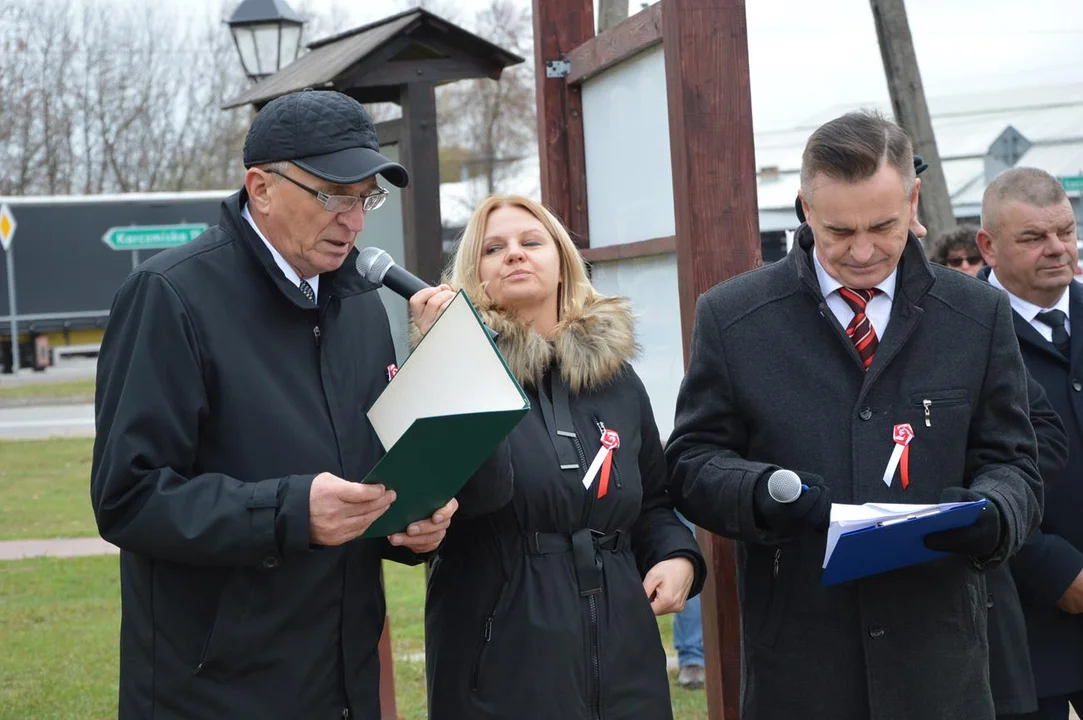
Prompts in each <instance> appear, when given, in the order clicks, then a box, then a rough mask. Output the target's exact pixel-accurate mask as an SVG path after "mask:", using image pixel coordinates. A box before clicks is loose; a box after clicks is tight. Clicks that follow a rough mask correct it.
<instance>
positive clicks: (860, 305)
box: [839, 287, 880, 370]
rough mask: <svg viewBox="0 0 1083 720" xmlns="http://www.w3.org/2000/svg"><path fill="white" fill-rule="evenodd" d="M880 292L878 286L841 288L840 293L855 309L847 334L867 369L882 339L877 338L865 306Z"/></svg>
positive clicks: (847, 327)
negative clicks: (854, 288)
mask: <svg viewBox="0 0 1083 720" xmlns="http://www.w3.org/2000/svg"><path fill="white" fill-rule="evenodd" d="M878 292H880V291H879V290H877V289H876V288H870V289H868V290H851V289H850V288H847V287H843V288H839V295H841V296H842V299H843V300H845V301H846V304H847V305H849V306H850V309H851V310H853V311H854V319H853V320H851V321H850V324H849V325H847V326H846V334H847V335H849V336H850V341H851V342H853V344H854V349H856V350H857V355H858V357H860V358H861V364H862V365H864V366H865V369H866V370H868V369H869V366H870V365H872V359H873V357H875V355H876V346H877V345H879V344H880V341H879V340H878V339H877V338H876V330H874V329H873V327H872V323H871V322H869V316H868V315H866V314H865V308H866V307H867V306H868V304H869V300H872V299H873V298H874V297H876V293H878Z"/></svg>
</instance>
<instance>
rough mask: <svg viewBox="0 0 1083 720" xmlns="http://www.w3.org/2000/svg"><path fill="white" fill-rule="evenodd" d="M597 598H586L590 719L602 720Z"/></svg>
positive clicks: (592, 596) (593, 596)
mask: <svg viewBox="0 0 1083 720" xmlns="http://www.w3.org/2000/svg"><path fill="white" fill-rule="evenodd" d="M596 597H597V596H596V595H591V596H589V597H588V598H587V603H588V605H589V606H590V661H591V668H592V670H593V680H594V692H593V693H592V695H591V717H592V718H594V720H602V661H601V658H599V657H598V654H599V653H598V603H597V601H596V600H595V598H596Z"/></svg>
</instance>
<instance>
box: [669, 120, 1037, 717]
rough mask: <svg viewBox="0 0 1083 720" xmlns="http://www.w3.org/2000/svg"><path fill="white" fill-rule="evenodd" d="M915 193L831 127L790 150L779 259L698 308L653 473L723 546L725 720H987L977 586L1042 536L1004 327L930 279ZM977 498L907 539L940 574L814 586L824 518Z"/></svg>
mask: <svg viewBox="0 0 1083 720" xmlns="http://www.w3.org/2000/svg"><path fill="white" fill-rule="evenodd" d="M919 189H920V181H919V180H917V179H916V177H915V175H914V167H913V162H912V148H911V143H910V141H909V139H908V138H907V137H906V135H905V134H904V133H903V132H902V130H901V129H900V128H899V127H898V126H896V125H894V124H892V123H890V122H888V121H886V120H884V119H883V118H881V117H879V116H876V115H873V114H867V113H852V114H848V115H844V116H842V117H840V118H837V119H835V120H832V121H831V122H829V123H827V124H825V125H824V126H822V127H820V128H819V129H817V130H816V131H815V132H814V133H813V134H812V136H811V137H810V138H809V141H808V144H807V146H806V148H805V152H804V156H803V159H802V172H801V198H802V205H803V210H804V212H805V215H806V217H807V218H808V223H807V224H806V225H802V226H801V228H800V229H799V231H798V233H797V236H796V239H795V243H794V247H793V250H792V251H791V253H790V254H789V256H788V257H787V258H785V259H784V260H783V261H781V262H778V263H774V264H772V265H769V266H766V267H763V268H760V269H758V270H755V271H753V272H750V273H746V274H744V275H741V276H739V277H736V278H732V279H730V280H728V281H726V282H724V283H721V284H720V285H718V286H716V287H714V288H712V289H711V290H710V291H708V292H707V293H705V294H704V295H703V296H702V297H701V298H700V299H699V302H698V304H697V308H696V320H695V328H694V331H693V337H692V353H691V358H690V362H689V368H688V373H687V375H686V377H685V379H684V382H683V384H682V386H681V391H680V394H679V396H678V400H677V413H676V423H675V427H674V430H673V434H672V436H671V441H670V445H669V447H668V449H667V457H668V460H669V465H670V470H671V475H672V488H671V492H672V494H673V496H674V499H675V502H676V504H677V506H678V508H679V509H680V510H681V512H682V513H684V514H685V515H686V516H687V517H688V518H689V519H690V520H692V521H693V522H694V523H695V524H697V525H700V526H702V527H705V528H707V529H708V530H710V531H712V532H715V533H717V534H720V535H724V536H727V537H731V538H736V539H737V540H739V541H740V542H739V543H738V548H739V561H738V580H739V587H740V600H741V608H742V625H743V649H744V658H743V659H744V667H743V673H742V674H743V687H742V714H741V717H742V720H784V719H788V718H794V717H807V718H831V719H832V720H870V719H871V720H889V719H890V720H896V719H897V720H911V719H913V718H921V720H938V719H942V720H957V719H958V718H967V719H968V720H983V719H989V720H991V719H992V718H993V716H994V710H993V700H992V695H991V693H990V688H989V679H988V642H987V638H986V607H985V581H984V578H983V576H982V574H981V569H982V568H984V567H991V566H994V565H996V564H999V563H1001V562H1003V561H1004V560H1005V559H1006V558H1008V557H1010V556H1011V555H1012V554H1013V553H1014V552H1015V551H1016V550H1017V549H1018V548H1019V547H1020V545H1021V544H1022V543H1023V541H1024V540H1025V539H1026V537H1027V536H1028V535H1029V534H1030V532H1031V531H1032V530H1033V529H1034V528H1035V527H1036V526H1037V524H1038V522H1039V518H1040V516H1041V493H1042V491H1041V482H1040V478H1039V474H1038V469H1037V465H1036V449H1035V440H1034V430H1033V428H1032V426H1031V424H1030V420H1029V419H1028V416H1027V412H1028V403H1027V388H1026V375H1025V373H1024V370H1023V363H1022V359H1021V357H1020V353H1019V346H1018V343H1017V342H1016V339H1015V336H1014V331H1013V327H1012V319H1011V308H1010V306H1009V304H1008V302H1007V301H1006V298H1005V297H1004V296H1002V295H998V294H997V293H996V292H995V291H993V289H992V288H989V287H987V286H985V285H983V284H982V283H980V282H977V281H975V280H974V279H973V278H969V277H966V276H964V275H962V274H961V273H956V272H953V271H951V270H948V269H947V268H940V267H931V266H930V265H929V263H928V262H927V261H926V259H925V255H924V252H923V251H922V248H921V245H920V243H919V242H918V240H917V238H915V237H914V236H913V234H911V233H910V232H909V230H908V228H909V227H910V225H911V223H912V221H913V220H914V215H915V213H916V211H917V202H918V192H919ZM905 425H909V426H910V429H911V432H912V440H911V441H910V443H909V446H908V447H909V450H908V461H907V462H906V463H901V464H900V465H899V467H898V468H897V469H893V468H892V467H891V466H890V465H889V458H890V457H891V456H892V454H893V450H894V448H895V445H896V443H895V436H896V431H897V429H898V428H900V427H902V426H905ZM780 468H785V469H789V470H793V471H795V472H797V473H798V474H799V475H800V476H801V479H802V481H803V482H804V484H805V485H807V486H808V490H806V491H804V492H803V493H802V495H801V496H800V498H798V499H797V500H796V501H795V502H792V503H789V504H782V503H779V502H776V501H774V500H773V499H772V498H771V497H770V494H769V493H768V491H767V479H768V478H769V477H770V476H771V474H772V473H773V472H774V471H776V470H778V469H780ZM981 498H984V499H986V500H988V505H987V506H986V509H985V510H984V511H983V513H982V515H981V516H980V518H979V520H978V521H977V522H976V523H974V524H973V525H971V526H968V527H965V528H961V529H959V530H952V531H946V532H942V533H937V534H935V535H930V536H928V537H927V538H926V540H925V543H926V545H927V546H929V547H931V548H933V549H937V550H942V551H945V552H947V553H948V554H947V555H945V556H944V557H941V558H939V559H937V560H934V561H931V562H927V563H923V564H920V565H915V566H911V567H907V568H903V569H900V570H896V571H893V572H889V573H883V574H879V575H874V576H870V577H866V578H863V579H859V580H856V581H852V582H847V583H842V584H838V585H830V586H823V585H822V584H821V582H820V574H821V567H822V564H823V558H824V547H825V539H826V537H825V534H824V532H823V531H824V529H825V528H826V526H827V524H828V520H829V512H830V506H831V503H832V502H835V503H853V504H861V503H865V502H891V503H919V504H920V503H938V502H951V501H965V500H976V499H981Z"/></svg>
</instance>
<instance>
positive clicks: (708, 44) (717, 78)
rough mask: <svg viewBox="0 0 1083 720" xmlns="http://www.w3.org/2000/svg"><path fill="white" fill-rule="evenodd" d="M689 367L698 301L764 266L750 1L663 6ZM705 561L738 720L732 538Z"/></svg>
mask: <svg viewBox="0 0 1083 720" xmlns="http://www.w3.org/2000/svg"><path fill="white" fill-rule="evenodd" d="M662 43H663V49H664V53H665V63H666V92H667V95H668V102H669V130H670V155H671V158H672V166H673V198H674V211H675V214H676V217H675V225H676V247H677V282H678V292H679V296H680V306H681V329H682V333H683V336H684V357H685V367H687V364H688V352H689V346H690V343H691V333H692V324H693V320H694V317H695V305H696V299H697V298H698V297H699V296H700V295H701V294H702V293H704V292H705V291H707V290H708V289H710V288H711V287H712V286H714V285H716V284H717V283H719V282H721V281H722V280H725V279H726V278H729V277H732V276H734V275H737V274H739V273H741V272H744V271H746V270H751V269H753V268H755V267H758V266H759V265H760V264H762V256H761V251H760V230H759V211H758V206H757V202H756V165H755V148H754V144H753V135H752V99H751V94H750V90H749V74H748V32H747V24H746V21H745V3H744V0H662ZM700 545H701V547H703V548H704V550H705V551H706V555H707V563H708V576H707V585H706V587H705V588H704V591H703V600H702V603H701V607H702V609H703V640H704V654H705V661H706V669H707V703H708V713H709V717H710V718H711V720H723V719H724V720H738V718H739V717H740V691H741V638H740V632H741V624H740V608H739V605H738V601H737V576H736V558H735V554H734V544H733V542H732V541H730V540H727V539H724V538H720V537H717V536H714V535H710V534H708V533H703V532H702V531H701V533H700Z"/></svg>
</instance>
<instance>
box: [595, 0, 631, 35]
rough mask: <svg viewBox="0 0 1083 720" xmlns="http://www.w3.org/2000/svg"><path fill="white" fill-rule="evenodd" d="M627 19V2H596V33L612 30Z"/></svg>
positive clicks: (608, 0) (610, 0)
mask: <svg viewBox="0 0 1083 720" xmlns="http://www.w3.org/2000/svg"><path fill="white" fill-rule="evenodd" d="M627 19H628V0H598V32H599V33H601V32H604V31H606V30H608V29H610V28H614V27H616V26H617V25H619V24H621V23H622V22H624V21H625V20H627Z"/></svg>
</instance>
